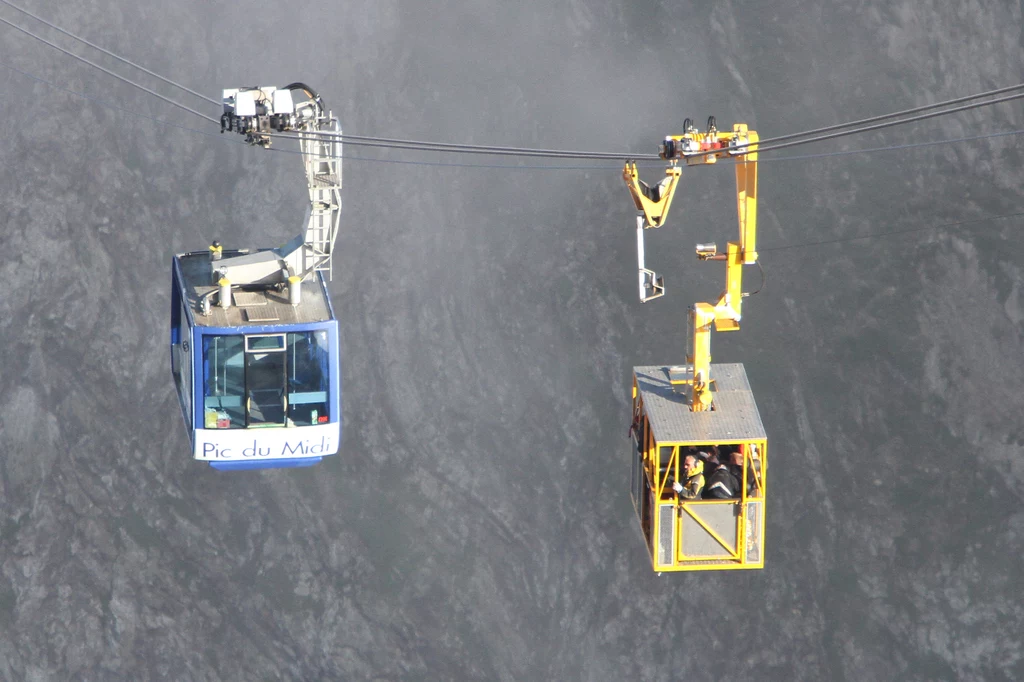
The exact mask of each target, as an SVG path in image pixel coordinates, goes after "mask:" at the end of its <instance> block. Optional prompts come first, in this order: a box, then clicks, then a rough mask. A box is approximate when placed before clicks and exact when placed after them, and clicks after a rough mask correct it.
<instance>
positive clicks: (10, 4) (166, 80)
mask: <svg viewBox="0 0 1024 682" xmlns="http://www.w3.org/2000/svg"><path fill="white" fill-rule="evenodd" d="M0 2H2V3H3V4H5V5H7V6H8V7H10V8H12V9H15V10H17V11H19V12H21V13H22V14H27V15H28V16H30V17H32V18H33V19H35V20H36V21H38V22H39V23H41V24H45V25H47V26H49V27H50V28H52V29H53V30H55V31H59V32H61V33H63V34H64V35H66V36H68V37H69V38H73V39H74V40H77V41H78V42H80V43H85V44H86V45H88V46H89V47H91V48H93V49H94V50H99V51H100V52H102V53H103V54H105V55H107V56H108V57H113V58H114V59H116V60H118V61H121V62H124V63H125V64H127V65H128V66H131V67H134V68H136V69H138V70H139V71H142V72H143V73H146V74H148V75H150V76H152V77H153V78H156V79H159V80H162V81H163V82H164V83H167V84H168V85H173V86H174V87H176V88H178V89H180V90H184V91H185V92H187V93H188V94H190V95H195V96H196V97H198V98H199V99H203V100H206V101H207V102H209V103H210V104H216V105H217V106H220V102H219V101H218V100H215V99H213V98H212V97H207V96H206V95H203V94H201V93H198V92H196V91H195V90H192V89H190V88H187V87H185V86H184V85H182V84H181V83H176V82H174V81H172V80H171V79H169V78H164V77H163V76H161V75H160V74H158V73H155V72H153V71H150V70H149V69H147V68H146V67H144V66H139V65H138V64H136V63H135V62H133V61H130V60H128V59H125V58H124V57H121V56H120V55H116V54H114V53H113V52H111V51H110V50H106V49H104V48H102V47H100V46H99V45H97V44H95V43H91V42H89V41H88V40H86V39H85V38H80V37H79V36H76V35H75V34H74V33H71V32H69V31H65V30H64V29H62V28H61V27H60V26H57V25H56V24H51V23H50V22H49V21H47V20H46V19H43V18H42V17H38V16H36V15H35V14H32V13H31V12H29V11H28V10H27V9H24V8H22V7H18V6H17V5H15V4H14V3H13V2H9V1H8V0H0Z"/></svg>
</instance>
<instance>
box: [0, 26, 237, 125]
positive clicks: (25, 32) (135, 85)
mask: <svg viewBox="0 0 1024 682" xmlns="http://www.w3.org/2000/svg"><path fill="white" fill-rule="evenodd" d="M0 23H4V24H7V25H8V26H10V27H11V28H13V29H16V30H18V31H21V32H22V33H24V34H25V35H28V36H31V37H32V38H35V39H36V40H38V41H39V42H41V43H45V44H46V45H49V46H50V47H52V48H54V49H55V50H59V51H61V52H63V53H64V54H66V55H68V56H69V57H74V58H75V59H77V60H78V61H80V62H85V63H86V64H88V65H89V66H92V67H94V68H97V69H99V70H100V71H102V72H103V73H105V74H107V75H109V76H113V77H114V78H116V79H118V80H120V81H124V82H125V83H127V84H128V85H131V86H132V87H135V88H138V89H139V90H142V91H143V92H147V93H149V94H150V95H153V96H154V97H158V98H160V99H162V100H163V101H165V102H167V103H168V104H171V105H173V106H176V107H178V108H179V109H183V110H185V111H187V112H188V113H190V114H195V115H196V116H199V117H200V118H205V119H206V120H207V121H210V122H211V123H220V120H219V119H216V118H213V117H212V116H207V115H206V114H203V113H200V112H198V111H196V110H195V109H191V108H189V107H187V106H185V105H184V104H179V103H177V102H175V101H174V100H172V99H170V98H169V97H164V96H163V95H161V94H160V93H158V92H154V91H153V90H150V89H149V88H147V87H146V86H144V85H139V84H138V83H136V82H134V81H132V80H130V79H128V78H125V77H124V76H120V75H118V74H116V73H114V72H113V71H111V70H109V69H106V68H104V67H102V66H100V65H99V64H96V63H95V62H91V61H89V60H88V59H86V58H85V57H79V56H78V55H77V54H75V53H74V52H70V51H68V50H65V49H64V48H63V47H61V46H60V45H56V44H54V43H51V42H50V41H49V40H47V39H46V38H43V37H41V36H37V35H36V34H35V33H32V32H31V31H29V30H28V29H24V28H22V27H21V26H18V25H17V24H15V23H13V22H10V21H8V20H7V19H4V18H3V17H0Z"/></svg>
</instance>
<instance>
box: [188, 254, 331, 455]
mask: <svg viewBox="0 0 1024 682" xmlns="http://www.w3.org/2000/svg"><path fill="white" fill-rule="evenodd" d="M262 253H270V254H275V255H276V250H269V251H264V252H258V253H257V254H254V255H259V254H262ZM210 254H211V252H208V251H196V252H193V253H185V254H179V255H177V256H175V257H174V261H173V274H172V306H173V307H172V312H171V371H172V374H173V376H174V382H175V385H176V387H177V392H178V401H179V403H180V405H181V411H182V415H183V416H184V418H185V426H186V427H187V428H188V432H189V435H190V437H191V440H192V456H193V457H194V458H195V459H198V460H201V461H205V462H209V463H210V466H212V467H214V468H215V469H222V470H233V469H265V468H272V467H295V466H307V465H310V464H315V463H317V462H319V461H320V460H321V459H322V458H323V457H326V456H328V455H333V454H335V453H336V452H337V451H338V447H339V445H340V443H341V361H340V354H339V350H338V349H339V344H338V320H337V319H336V318H335V316H334V310H333V308H332V306H331V301H330V298H329V297H328V293H327V287H326V284H325V282H324V278H323V276H322V275H321V274H320V273H316V277H313V278H310V279H309V280H308V281H306V282H293V283H290V284H289V287H287V288H285V287H267V288H261V287H254V286H251V285H247V286H246V287H239V288H237V289H233V290H232V291H231V292H230V293H229V294H227V296H226V298H225V301H224V302H223V303H224V304H227V305H223V304H220V303H218V305H212V303H211V301H212V299H213V298H215V297H216V296H218V294H220V293H221V291H222V288H223V287H224V285H223V284H221V283H220V282H223V279H224V278H221V279H220V282H218V283H217V284H214V283H212V282H211V281H210V280H211V266H213V267H216V266H217V264H218V262H223V261H211V256H210ZM226 255H227V254H226ZM233 255H236V256H243V257H244V256H245V255H246V254H242V253H236V254H233ZM225 260H228V259H227V258H225ZM218 274H222V273H220V272H218ZM296 279H297V278H296ZM228 287H229V288H230V285H228ZM295 287H298V288H299V289H300V291H299V292H297V295H298V296H299V297H300V302H299V304H298V305H292V304H291V302H290V298H291V297H292V296H293V295H295V294H293V293H292V289H293V288H295Z"/></svg>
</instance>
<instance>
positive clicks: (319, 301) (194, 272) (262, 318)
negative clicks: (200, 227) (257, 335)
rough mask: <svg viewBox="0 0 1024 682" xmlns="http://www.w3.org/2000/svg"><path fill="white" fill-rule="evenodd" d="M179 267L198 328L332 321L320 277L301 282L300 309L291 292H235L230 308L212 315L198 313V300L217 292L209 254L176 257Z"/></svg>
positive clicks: (213, 309)
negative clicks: (292, 301)
mask: <svg viewBox="0 0 1024 682" xmlns="http://www.w3.org/2000/svg"><path fill="white" fill-rule="evenodd" d="M175 260H176V262H177V263H179V264H180V272H181V276H182V287H183V288H184V290H185V291H184V294H185V297H186V299H187V300H188V307H189V309H190V310H191V311H192V316H193V318H194V319H195V324H196V326H198V327H257V326H267V325H281V324H304V323H310V322H325V321H327V320H330V319H333V317H334V315H333V312H332V310H331V305H330V302H329V301H328V298H327V292H326V290H325V288H324V286H323V285H322V283H321V278H320V276H319V273H317V276H315V277H311V278H308V279H307V280H306V281H304V282H302V285H301V286H302V301H301V303H299V305H297V306H292V305H291V304H290V303H289V302H288V290H287V289H284V290H283V291H275V290H274V289H267V290H265V291H241V290H237V289H236V290H234V291H233V292H232V297H231V298H232V303H233V305H232V306H231V307H230V308H227V309H224V308H221V307H220V306H218V305H216V304H214V305H211V306H210V314H209V315H202V314H200V313H198V312H197V311H198V310H199V299H200V298H202V297H203V296H205V295H207V294H212V292H214V291H215V290H216V289H217V286H216V285H215V284H212V283H211V282H210V279H211V271H210V252H209V251H194V252H192V253H183V254H178V255H177V256H175Z"/></svg>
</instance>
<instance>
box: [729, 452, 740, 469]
mask: <svg viewBox="0 0 1024 682" xmlns="http://www.w3.org/2000/svg"><path fill="white" fill-rule="evenodd" d="M730 457H731V458H732V463H733V464H735V465H736V466H738V467H741V466H743V453H742V452H740V451H739V450H736V451H735V452H733V453H732V455H730Z"/></svg>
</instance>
